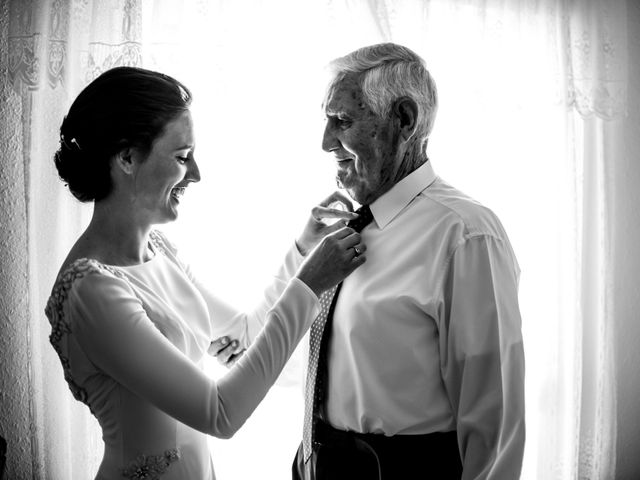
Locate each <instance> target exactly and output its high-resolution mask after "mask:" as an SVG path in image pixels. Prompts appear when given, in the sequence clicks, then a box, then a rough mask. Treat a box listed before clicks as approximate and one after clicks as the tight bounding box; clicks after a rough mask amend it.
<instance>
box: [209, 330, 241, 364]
mask: <svg viewBox="0 0 640 480" xmlns="http://www.w3.org/2000/svg"><path fill="white" fill-rule="evenodd" d="M237 348H238V340H231V339H230V338H229V337H227V336H224V337H220V338H216V339H215V340H214V341H213V342H211V344H210V345H209V349H208V352H209V355H211V356H213V357H216V358H217V359H218V363H220V364H221V365H224V366H225V367H231V366H232V365H233V364H234V363H236V361H237V360H238V358H240V356H242V354H243V353H244V351H245V349H244V348H243V349H242V350H239V351H236V350H237Z"/></svg>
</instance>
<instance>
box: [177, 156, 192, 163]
mask: <svg viewBox="0 0 640 480" xmlns="http://www.w3.org/2000/svg"><path fill="white" fill-rule="evenodd" d="M176 158H177V159H178V163H187V162H188V161H189V157H176Z"/></svg>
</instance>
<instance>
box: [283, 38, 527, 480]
mask: <svg viewBox="0 0 640 480" xmlns="http://www.w3.org/2000/svg"><path fill="white" fill-rule="evenodd" d="M331 67H332V69H333V73H334V77H333V80H332V82H331V83H330V85H329V87H328V90H327V96H326V98H325V102H324V109H325V113H326V128H325V131H324V137H323V140H322V148H323V149H324V150H325V151H327V152H329V153H332V154H333V157H334V159H335V161H336V168H337V180H338V183H339V184H340V185H341V186H342V187H343V188H344V189H346V191H347V192H348V193H349V195H350V196H351V197H352V198H353V200H355V201H356V202H358V203H359V204H361V205H362V206H363V208H361V209H360V210H359V211H358V213H359V214H360V219H361V222H360V223H361V224H360V225H359V226H357V227H356V226H354V228H358V229H360V228H362V237H363V240H364V242H365V243H366V244H367V246H368V249H367V262H366V263H365V264H364V265H363V266H362V267H361V268H359V269H358V270H356V271H355V273H353V274H352V275H351V276H350V277H349V278H347V279H346V280H345V281H344V282H343V284H342V285H341V287H340V288H339V289H338V291H337V292H336V294H335V295H333V297H324V298H322V299H321V302H322V303H324V307H326V308H323V313H321V314H320V316H319V317H318V319H317V320H316V322H315V323H314V326H313V327H312V330H311V342H310V347H309V362H308V363H309V365H308V371H307V385H306V395H307V399H306V405H305V428H304V433H303V441H302V444H301V445H300V448H299V450H298V453H297V455H296V459H295V460H294V464H293V477H294V479H302V478H315V479H332V480H335V479H342V478H344V479H379V478H383V479H396V478H397V479H400V478H402V479H405V478H433V479H438V480H443V479H460V478H462V479H465V480H467V479H469V480H470V479H476V480H477V479H496V480H510V479H517V478H519V475H520V469H521V464H522V455H523V449H524V441H525V425H524V355H523V346H522V335H521V320H520V313H519V308H518V297H517V287H518V277H519V268H518V265H517V262H516V258H515V256H514V253H513V251H512V249H511V246H510V244H509V240H508V238H507V235H506V233H505V231H504V229H503V227H502V225H501V224H500V221H499V220H498V218H497V217H496V216H495V215H494V214H493V213H492V212H491V211H490V210H489V209H487V208H485V207H484V206H482V205H480V204H479V203H478V202H476V201H474V200H473V199H471V198H469V197H468V196H467V195H465V194H464V193H462V192H460V191H459V190H456V189H455V188H453V187H452V186H450V185H449V184H447V183H446V182H444V181H443V180H442V179H440V178H439V177H438V176H437V175H436V174H435V173H434V169H433V167H432V165H431V161H430V160H429V158H428V157H427V153H426V147H427V140H428V138H429V134H430V132H431V129H432V127H433V122H434V118H435V114H436V109H437V94H436V87H435V84H434V82H433V79H432V78H431V76H430V74H429V72H428V71H427V69H426V67H425V62H424V61H423V60H422V59H421V58H420V57H419V56H418V55H416V54H415V53H414V52H412V51H411V50H409V49H408V48H405V47H402V46H399V45H395V44H392V43H385V44H380V45H373V46H369V47H365V48H361V49H359V50H357V51H355V52H352V53H350V54H349V55H347V56H345V57H342V58H339V59H337V60H334V61H333V62H332V64H331ZM369 220H371V222H370V223H368V224H367V222H368V221H369Z"/></svg>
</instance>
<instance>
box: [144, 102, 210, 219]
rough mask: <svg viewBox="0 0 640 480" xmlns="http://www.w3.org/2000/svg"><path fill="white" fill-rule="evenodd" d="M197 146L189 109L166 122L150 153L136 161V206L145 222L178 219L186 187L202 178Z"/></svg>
mask: <svg viewBox="0 0 640 480" xmlns="http://www.w3.org/2000/svg"><path fill="white" fill-rule="evenodd" d="M194 149H195V138H194V133H193V121H192V119H191V113H190V112H189V111H185V112H183V113H181V114H179V115H178V116H177V117H176V118H175V119H174V120H172V121H171V122H169V123H168V124H167V125H166V127H165V129H164V131H163V133H161V134H160V136H159V137H157V138H156V139H155V141H154V142H153V144H152V145H151V151H150V152H149V154H148V155H147V156H146V157H143V158H141V159H139V161H137V162H136V164H135V167H134V168H135V169H136V170H135V171H134V179H133V192H132V193H133V204H134V205H133V208H134V209H135V210H136V214H139V215H140V216H141V217H142V218H141V219H144V221H145V223H146V222H148V223H150V224H158V223H167V222H170V221H173V220H175V219H176V218H177V216H178V205H179V204H180V198H181V197H182V195H183V194H184V193H185V189H186V187H187V186H188V185H189V183H191V182H198V181H200V170H199V169H198V165H197V164H196V160H195V157H194Z"/></svg>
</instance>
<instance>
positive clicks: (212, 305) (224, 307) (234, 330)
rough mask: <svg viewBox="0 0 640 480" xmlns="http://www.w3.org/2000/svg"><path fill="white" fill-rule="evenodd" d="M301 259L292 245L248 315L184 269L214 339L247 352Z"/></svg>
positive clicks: (188, 270)
mask: <svg viewBox="0 0 640 480" xmlns="http://www.w3.org/2000/svg"><path fill="white" fill-rule="evenodd" d="M302 261H303V257H302V255H301V254H300V252H299V251H298V249H297V247H295V245H294V246H293V247H292V248H291V249H289V251H288V253H287V255H286V256H285V259H284V262H283V263H282V265H281V266H280V268H279V269H278V271H277V273H276V275H275V276H274V277H273V280H272V282H271V283H270V284H269V285H268V286H267V288H266V289H265V290H264V294H263V296H262V298H261V300H260V301H259V302H258V303H257V305H255V306H254V308H253V309H251V310H249V311H246V312H245V311H240V310H238V309H237V308H235V307H233V306H231V305H229V304H228V303H226V302H225V301H223V300H222V299H220V298H219V297H217V296H216V295H215V294H214V293H213V292H211V290H209V289H208V288H207V287H206V285H204V284H203V283H202V282H201V281H199V280H198V278H197V277H196V276H195V275H194V273H193V271H192V270H191V269H190V268H189V266H188V265H184V269H185V271H186V273H187V275H188V276H189V278H190V279H191V281H192V282H193V284H194V285H195V286H196V288H197V289H198V291H199V292H200V294H201V295H202V297H203V298H204V300H205V302H206V304H207V307H208V309H209V317H210V319H211V326H212V331H213V333H214V334H213V338H212V340H215V339H216V338H219V337H222V336H224V335H227V336H229V337H230V338H232V339H236V340H238V342H239V346H238V350H242V349H246V348H247V347H248V346H249V345H250V343H251V342H252V341H253V340H254V339H255V338H256V336H257V335H258V333H259V332H260V330H261V329H262V327H263V325H264V323H265V320H266V316H267V312H268V311H269V310H270V309H271V308H272V307H273V305H274V304H275V302H276V301H277V300H278V298H280V296H281V295H282V292H283V291H284V289H285V288H286V287H287V285H288V284H289V281H290V280H291V278H293V276H294V275H295V274H296V272H297V269H298V267H299V266H300V264H301V263H302Z"/></svg>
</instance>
